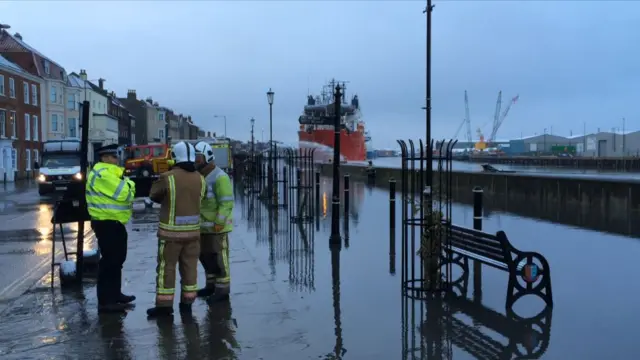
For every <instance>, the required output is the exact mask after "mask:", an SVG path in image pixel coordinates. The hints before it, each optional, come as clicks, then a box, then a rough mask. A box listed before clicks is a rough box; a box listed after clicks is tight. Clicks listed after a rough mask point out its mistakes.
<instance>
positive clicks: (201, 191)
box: [149, 167, 207, 238]
mask: <svg viewBox="0 0 640 360" xmlns="http://www.w3.org/2000/svg"><path fill="white" fill-rule="evenodd" d="M206 190H207V187H206V184H205V181H204V178H203V177H202V175H200V174H199V173H198V172H189V171H186V170H184V169H181V168H179V167H176V168H173V169H172V170H170V171H167V172H165V173H163V174H162V175H160V178H159V179H158V180H157V181H156V182H154V183H153V185H152V187H151V192H150V194H149V197H150V198H151V200H153V201H155V202H159V203H161V204H162V207H161V208H160V223H159V224H158V235H159V236H166V237H171V238H176V237H178V238H191V237H196V238H197V237H199V236H200V215H199V214H200V202H201V201H202V199H203V198H204V197H205V195H206Z"/></svg>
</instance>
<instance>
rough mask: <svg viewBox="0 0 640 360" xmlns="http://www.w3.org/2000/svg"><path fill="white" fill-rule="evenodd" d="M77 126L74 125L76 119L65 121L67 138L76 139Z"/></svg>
mask: <svg viewBox="0 0 640 360" xmlns="http://www.w3.org/2000/svg"><path fill="white" fill-rule="evenodd" d="M76 128H77V125H76V119H75V118H69V119H67V131H68V134H67V135H69V137H72V138H74V137H78V132H77V130H76Z"/></svg>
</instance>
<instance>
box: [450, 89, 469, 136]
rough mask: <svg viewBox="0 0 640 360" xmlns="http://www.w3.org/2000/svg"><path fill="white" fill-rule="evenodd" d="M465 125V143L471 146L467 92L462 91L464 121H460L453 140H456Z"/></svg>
mask: <svg viewBox="0 0 640 360" xmlns="http://www.w3.org/2000/svg"><path fill="white" fill-rule="evenodd" d="M465 124H466V125H467V129H466V130H467V142H468V143H469V144H471V143H472V141H473V140H472V139H471V118H470V116H469V97H468V96H467V90H465V91H464V119H462V122H461V123H460V125H459V126H458V129H457V130H456V133H455V135H453V138H454V139H457V138H458V134H459V133H460V130H462V127H463V126H464V125H465Z"/></svg>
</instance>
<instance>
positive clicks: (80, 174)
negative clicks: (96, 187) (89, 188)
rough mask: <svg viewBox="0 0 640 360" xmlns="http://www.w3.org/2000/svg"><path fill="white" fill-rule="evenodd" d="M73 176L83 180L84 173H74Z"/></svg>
mask: <svg viewBox="0 0 640 360" xmlns="http://www.w3.org/2000/svg"><path fill="white" fill-rule="evenodd" d="M73 177H74V178H76V179H78V180H82V173H77V174H75V175H73Z"/></svg>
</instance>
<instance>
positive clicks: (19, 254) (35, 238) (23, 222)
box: [0, 182, 92, 310]
mask: <svg viewBox="0 0 640 360" xmlns="http://www.w3.org/2000/svg"><path fill="white" fill-rule="evenodd" d="M11 185H13V186H12V187H11V186H8V187H7V188H6V189H4V191H0V271H1V272H2V274H3V276H2V277H0V310H1V309H2V308H3V307H4V306H6V304H7V303H8V302H10V301H11V300H12V299H14V298H15V297H17V296H19V295H20V294H21V293H22V292H24V291H25V290H27V289H28V287H29V286H30V285H32V284H33V282H35V281H36V280H38V278H39V277H40V276H41V273H42V272H43V271H46V269H48V268H49V267H50V264H51V255H52V250H53V249H52V246H51V245H52V243H51V241H52V239H53V238H54V229H53V225H52V224H51V217H52V215H53V205H54V203H55V195H53V196H40V195H38V192H37V187H36V186H35V185H34V184H33V183H26V182H23V183H18V184H11ZM0 189H3V187H2V186H0ZM77 230H78V226H77V224H65V225H64V226H63V227H62V232H63V233H64V236H65V239H69V242H68V245H69V246H70V248H73V249H75V239H76V238H77ZM85 236H86V237H87V243H88V244H90V243H91V241H92V239H91V238H92V231H91V227H90V226H89V224H88V223H87V224H86V225H85ZM55 237H56V249H55V256H56V259H58V260H59V259H60V258H61V257H62V255H63V248H62V241H61V232H60V227H57V228H56V230H55Z"/></svg>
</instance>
